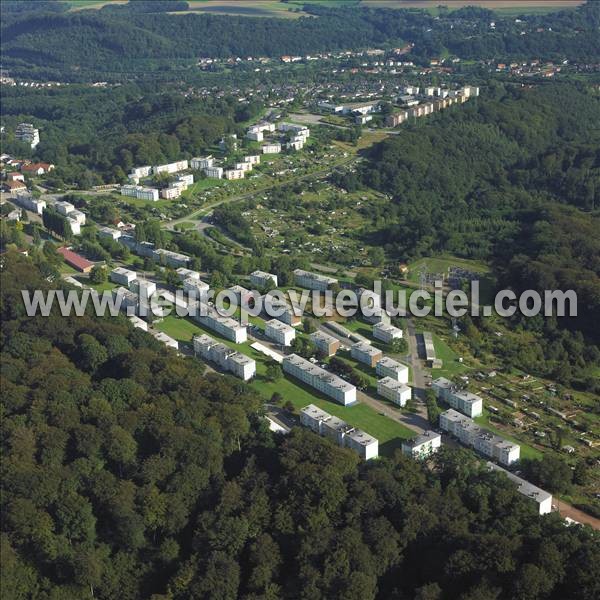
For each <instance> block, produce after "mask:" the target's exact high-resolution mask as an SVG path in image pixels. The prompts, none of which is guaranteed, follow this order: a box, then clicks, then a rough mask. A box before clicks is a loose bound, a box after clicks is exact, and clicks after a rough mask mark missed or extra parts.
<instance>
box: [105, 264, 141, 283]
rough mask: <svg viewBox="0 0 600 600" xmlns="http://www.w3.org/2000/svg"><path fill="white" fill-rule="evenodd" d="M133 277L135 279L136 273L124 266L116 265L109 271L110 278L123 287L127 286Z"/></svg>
mask: <svg viewBox="0 0 600 600" xmlns="http://www.w3.org/2000/svg"><path fill="white" fill-rule="evenodd" d="M135 279H137V273H136V272H135V271H130V270H129V269H125V268H124V267H117V268H116V269H113V270H112V271H111V272H110V280H111V281H113V282H114V283H118V284H119V285H124V286H125V287H129V285H130V284H131V282H132V281H134V280H135Z"/></svg>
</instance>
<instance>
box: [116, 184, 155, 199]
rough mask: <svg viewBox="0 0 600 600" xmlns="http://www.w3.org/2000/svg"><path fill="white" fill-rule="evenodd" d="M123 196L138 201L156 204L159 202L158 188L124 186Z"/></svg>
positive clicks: (122, 188) (122, 189) (122, 187)
mask: <svg viewBox="0 0 600 600" xmlns="http://www.w3.org/2000/svg"><path fill="white" fill-rule="evenodd" d="M121 196H129V197H131V198H137V199H138V200H150V201H151V202H156V201H157V200H158V190H157V189H156V188H147V187H142V186H139V185H122V186H121Z"/></svg>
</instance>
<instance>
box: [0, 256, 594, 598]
mask: <svg viewBox="0 0 600 600" xmlns="http://www.w3.org/2000/svg"><path fill="white" fill-rule="evenodd" d="M47 260H49V255H48V254H47V253H44V252H41V253H38V251H33V253H32V257H30V258H26V257H23V256H21V255H18V254H15V253H11V252H9V253H8V254H5V255H3V258H2V272H1V277H2V281H1V283H2V286H1V296H0V312H1V315H2V325H3V326H2V336H1V338H0V341H1V345H2V368H1V376H2V390H3V394H2V413H3V419H2V473H3V477H2V500H1V511H2V538H1V544H2V552H1V560H2V573H3V582H2V592H3V596H5V597H6V598H11V599H15V600H20V599H23V600H24V599H26V598H36V599H48V600H50V599H52V600H61V599H65V600H72V599H73V598H78V599H83V598H98V599H107V600H108V599H110V600H114V599H115V598H120V599H122V600H128V599H131V600H134V599H135V600H137V599H139V598H152V599H153V600H159V599H164V600H169V599H170V600H184V599H189V598H198V599H203V598H205V599H207V600H208V599H210V600H215V599H223V600H225V599H231V600H233V599H236V598H245V599H248V600H250V599H253V600H254V599H258V598H265V599H273V600H275V599H278V598H305V599H307V600H308V599H310V600H317V599H320V598H322V599H324V600H325V599H327V600H333V599H337V598H339V599H340V600H341V599H344V600H354V599H355V600H368V599H369V598H380V599H384V598H385V599H398V600H404V599H406V600H409V599H410V600H413V599H420V600H426V599H427V600H476V599H478V600H479V599H481V600H483V599H486V600H487V599H490V600H491V599H498V600H500V599H507V600H508V599H511V600H521V599H522V600H542V599H556V600H565V599H566V598H568V599H570V600H577V599H580V600H589V599H591V598H595V597H598V595H599V594H600V572H599V570H598V564H599V563H600V550H599V549H600V544H598V541H599V540H598V534H597V533H595V532H593V531H592V530H591V529H589V528H583V527H566V526H565V525H564V523H563V521H562V520H561V519H560V517H559V516H558V515H547V516H545V517H538V516H537V515H536V514H535V511H534V508H533V506H532V505H531V504H529V503H528V501H527V500H526V499H525V498H523V497H522V496H520V495H519V494H518V493H517V492H516V491H515V488H514V487H513V485H512V484H511V483H509V481H508V480H507V479H506V478H504V477H502V476H500V475H499V474H497V473H492V472H489V471H487V470H486V469H484V468H482V466H481V465H480V463H478V462H476V461H475V459H474V458H473V456H472V455H471V454H470V453H469V452H467V451H465V450H451V449H449V450H445V451H444V452H442V453H440V454H439V456H438V458H437V459H436V461H435V465H434V470H433V471H432V470H429V469H428V468H427V467H426V466H425V465H422V464H420V463H417V462H414V461H410V460H408V459H405V458H403V457H401V456H397V457H396V458H394V459H380V460H378V461H375V462H370V463H363V462H360V461H359V459H358V458H357V456H356V455H355V454H354V453H352V452H351V451H349V450H345V449H340V448H338V447H336V446H334V445H333V444H332V443H330V442H329V441H327V440H325V439H323V438H320V437H318V436H316V435H314V434H312V433H311V432H308V431H306V430H300V429H298V430H294V432H293V433H292V434H291V435H289V436H286V437H277V436H275V435H274V434H272V433H270V432H269V431H268V429H267V427H266V425H265V423H264V422H263V421H262V420H261V419H260V418H259V414H260V401H259V399H258V398H257V396H256V394H255V393H254V392H252V391H250V390H249V388H248V387H247V386H246V385H245V384H243V383H240V382H238V381H236V380H233V379H231V378H229V377H223V376H220V375H214V374H207V373H205V372H204V369H203V366H202V364H201V363H200V362H199V361H197V360H196V359H193V358H183V357H179V356H177V355H176V354H175V353H174V352H172V351H171V350H167V349H165V348H164V347H163V346H161V345H160V344H158V343H157V342H156V341H155V340H154V339H153V338H152V337H151V336H149V335H148V334H146V333H144V332H142V331H140V330H136V329H133V328H132V327H131V326H130V325H129V324H128V322H127V321H126V320H125V319H123V318H117V319H114V318H113V319H111V318H102V319H101V318H98V317H94V316H92V315H89V314H88V315H87V316H84V317H79V318H76V317H73V318H63V317H60V316H58V315H57V314H53V315H51V316H50V317H48V318H43V317H35V318H28V317H27V316H26V315H25V313H24V308H23V304H22V300H21V292H20V290H21V288H25V289H46V288H47V287H48V286H49V285H52V284H49V283H48V282H47V281H46V280H45V279H43V278H42V277H41V276H40V274H39V271H38V267H43V265H44V264H45V263H46V262H47Z"/></svg>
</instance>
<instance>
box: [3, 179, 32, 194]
mask: <svg viewBox="0 0 600 600" xmlns="http://www.w3.org/2000/svg"><path fill="white" fill-rule="evenodd" d="M26 189H27V186H26V185H25V184H24V183H23V182H22V181H3V182H2V190H3V191H5V192H10V193H11V194H14V193H16V192H18V191H19V190H26Z"/></svg>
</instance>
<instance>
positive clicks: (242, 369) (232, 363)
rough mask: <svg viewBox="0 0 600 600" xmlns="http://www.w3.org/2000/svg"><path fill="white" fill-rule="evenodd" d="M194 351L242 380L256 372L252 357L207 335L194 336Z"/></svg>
mask: <svg viewBox="0 0 600 600" xmlns="http://www.w3.org/2000/svg"><path fill="white" fill-rule="evenodd" d="M194 352H196V353H197V354H199V355H200V356H201V357H202V358H204V359H206V360H210V361H212V362H214V363H216V364H217V365H219V367H221V369H223V370H224V371H229V372H230V373H233V374H234V375H235V376H236V377H239V378H240V379H243V380H244V381H248V380H249V379H252V377H254V375H255V374H256V362H255V361H254V360H253V359H252V358H250V357H248V356H246V355H245V354H242V353H241V352H238V351H237V350H233V349H232V348H229V347H228V346H226V345H225V344H221V343H219V342H217V340H215V339H213V338H212V337H210V336H209V335H206V334H204V335H195V336H194Z"/></svg>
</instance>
